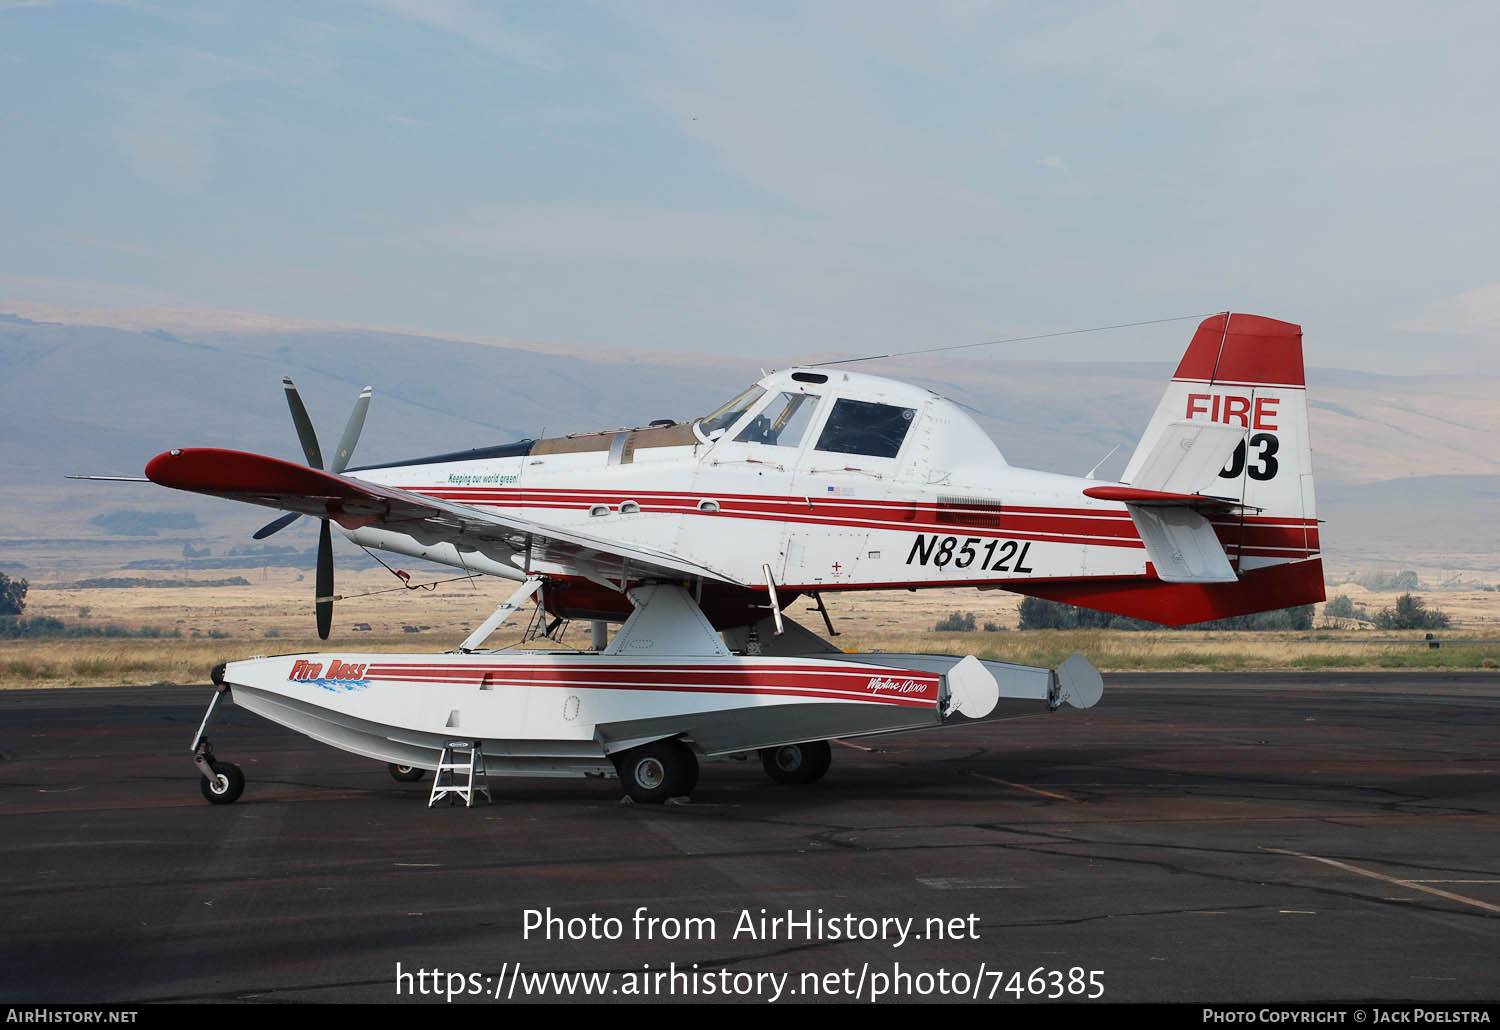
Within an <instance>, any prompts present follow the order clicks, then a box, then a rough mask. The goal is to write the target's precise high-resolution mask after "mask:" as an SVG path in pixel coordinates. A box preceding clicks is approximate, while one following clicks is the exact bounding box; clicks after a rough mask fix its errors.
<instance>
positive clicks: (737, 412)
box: [701, 385, 766, 434]
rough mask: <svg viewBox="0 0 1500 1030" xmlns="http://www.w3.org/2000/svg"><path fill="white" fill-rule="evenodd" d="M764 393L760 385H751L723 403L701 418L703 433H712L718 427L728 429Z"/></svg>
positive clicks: (718, 428)
mask: <svg viewBox="0 0 1500 1030" xmlns="http://www.w3.org/2000/svg"><path fill="white" fill-rule="evenodd" d="M765 395H766V391H765V388H764V387H762V386H759V385H757V386H752V387H750V389H748V390H746V391H745V392H744V393H742V394H740V395H739V396H738V397H736V398H735V399H734V400H732V401H730V402H729V403H728V404H725V405H724V406H723V407H721V408H719V410H717V411H715V412H714V413H713V414H712V415H710V416H708V417H707V418H705V419H704V420H703V425H702V427H701V428H702V429H703V432H704V433H705V434H707V433H713V432H715V431H717V430H720V429H728V428H729V427H730V426H732V425H734V424H735V422H737V421H739V417H740V416H741V415H743V414H744V413H745V412H747V411H749V410H750V408H751V406H752V405H753V404H754V403H755V402H756V401H758V400H760V399H761V398H762V397H764V396H765Z"/></svg>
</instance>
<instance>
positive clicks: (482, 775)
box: [427, 740, 493, 808]
mask: <svg viewBox="0 0 1500 1030" xmlns="http://www.w3.org/2000/svg"><path fill="white" fill-rule="evenodd" d="M480 794H483V795H484V800H485V801H488V802H491V803H493V799H492V798H491V797H490V778H489V774H488V773H487V772H486V771H485V765H484V751H483V749H482V748H481V747H480V745H479V741H477V740H450V741H449V742H448V743H447V744H446V745H445V746H444V747H443V753H442V756H441V757H440V758H439V759H438V767H437V770H436V771H435V772H434V774H433V777H432V794H431V796H430V797H428V799H427V807H428V808H431V807H432V806H433V805H436V804H437V803H438V802H439V801H441V800H442V799H443V798H448V803H449V804H450V805H451V804H453V803H454V801H455V800H456V799H458V798H462V799H463V802H464V804H465V805H466V806H467V807H469V808H473V807H474V798H475V797H476V796H478V795H480Z"/></svg>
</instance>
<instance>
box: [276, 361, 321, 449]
mask: <svg viewBox="0 0 1500 1030" xmlns="http://www.w3.org/2000/svg"><path fill="white" fill-rule="evenodd" d="M281 388H282V389H283V390H285V391H286V406H287V407H288V408H291V409H292V424H293V425H294V426H296V427H297V439H299V440H301V441H302V453H303V454H305V455H307V463H308V464H309V465H311V466H312V467H313V468H315V469H321V468H322V467H323V452H322V451H321V450H319V449H318V434H317V433H315V432H313V425H312V419H310V418H308V417H307V408H305V407H303V405H302V397H301V395H300V394H298V393H297V387H296V386H295V385H294V384H293V383H292V377H291V376H282V377H281Z"/></svg>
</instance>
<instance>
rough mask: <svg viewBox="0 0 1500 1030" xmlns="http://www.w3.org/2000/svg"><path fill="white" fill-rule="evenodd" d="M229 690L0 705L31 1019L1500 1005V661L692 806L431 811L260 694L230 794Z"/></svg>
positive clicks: (11, 968) (12, 871) (956, 737)
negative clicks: (877, 1004)
mask: <svg viewBox="0 0 1500 1030" xmlns="http://www.w3.org/2000/svg"><path fill="white" fill-rule="evenodd" d="M208 698H209V689H208V688H207V687H206V686H205V687H199V688H175V687H174V688H121V689H111V690H54V691H24V692H7V693H4V694H0V858H3V864H0V925H3V927H4V933H3V935H0V1001H5V1002H86V1001H113V1002H144V1001H216V1000H223V1001H241V1000H266V1001H285V1000H295V1001H328V1002H332V1001H357V1002H395V1001H407V1000H411V1001H428V1002H431V1001H434V1000H437V1001H440V1002H441V1001H443V1000H445V998H446V997H447V995H448V993H449V992H450V991H454V990H455V988H456V989H457V993H455V994H454V1000H455V1001H458V1000H460V999H462V1000H468V1001H481V1002H483V1003H486V1004H498V1005H504V1004H515V1003H519V1002H521V1001H523V1000H527V1001H531V1000H536V999H537V997H539V996H540V997H549V998H559V997H564V998H569V999H570V1000H573V1001H583V1000H587V999H589V998H592V999H594V1000H599V1001H607V1002H616V1003H618V1002H626V1001H633V1000H639V999H644V1000H650V1001H662V1000H690V1001H720V1000H725V999H726V998H727V999H730V1000H739V1001H758V1002H765V1001H768V1000H772V999H773V998H774V999H775V1000H777V1001H779V1002H783V1003H785V1002H805V1001H826V1000H832V1001H841V1002H849V1001H853V1000H856V999H858V1000H862V1001H868V1000H870V999H871V997H883V998H890V999H894V1000H924V999H926V1000H949V1001H952V1000H961V999H967V1000H969V1001H971V1002H972V1001H987V1000H993V1001H994V1002H997V1003H999V1002H1005V1003H1010V1002H1013V1001H1015V1000H1018V999H1019V1000H1039V999H1040V998H1043V997H1048V996H1055V995H1061V996H1062V997H1063V998H1065V999H1067V1000H1073V1001H1077V1000H1081V999H1085V998H1088V997H1096V998H1097V997H1099V996H1102V999H1103V1000H1104V1001H1106V1002H1140V1001H1169V1002H1170V1001H1177V1002H1181V1001H1194V1002H1210V1001H1219V1002H1291V1001H1307V1000H1323V1001H1341V1000H1380V999H1386V1000H1427V1001H1448V1002H1456V1001H1495V1000H1497V999H1500V755H1497V753H1496V752H1497V748H1500V677H1497V676H1494V675H1442V674H1431V673H1423V674H1391V675H1380V674H1353V675H1342V674H1333V675H1315V674H1307V675H1286V674H1270V675H1268V674H1256V675H1195V674H1184V675H1170V676H1168V675H1121V676H1110V677H1106V689H1105V695H1104V700H1103V702H1102V703H1101V704H1100V705H1099V707H1097V708H1095V709H1093V710H1091V711H1088V712H1077V711H1072V710H1068V709H1064V710H1063V711H1060V712H1058V713H1055V714H1052V715H1040V716H1038V717H1036V718H1030V719H1023V720H1015V721H1010V722H1002V723H988V724H980V725H973V726H965V727H959V728H952V727H950V728H947V729H943V730H938V731H935V732H930V733H926V734H910V735H905V736H901V737H889V738H880V739H876V740H869V741H856V742H851V743H852V744H854V745H857V746H841V745H839V744H835V745H834V764H833V768H832V771H831V772H830V773H829V774H828V776H827V778H826V779H825V780H823V781H822V782H821V783H818V784H815V785H812V786H804V787H790V786H780V785H776V784H773V783H771V782H770V781H769V780H768V779H767V778H766V777H765V775H764V774H763V772H762V771H761V769H760V766H759V763H758V762H721V763H711V764H710V763H705V764H704V767H703V774H702V780H701V782H700V784H699V787H698V789H697V790H696V792H695V793H694V795H693V798H692V801H691V803H690V804H681V805H676V804H674V805H667V806H659V807H650V806H641V805H631V804H622V803H621V795H620V791H619V789H618V785H617V784H615V783H613V782H610V781H599V780H524V781H521V780H510V781H495V782H493V783H492V787H493V788H494V793H495V803H494V804H493V805H488V806H485V805H480V806H478V807H476V808H473V809H466V808H462V807H440V808H435V809H428V808H427V807H426V801H427V789H428V783H426V782H423V783H419V784H400V783H396V782H395V781H393V780H392V779H390V777H389V776H388V775H387V774H386V772H385V770H384V768H383V767H381V766H379V765H377V764H375V763H373V762H369V761H366V760H363V759H359V758H355V757H353V756H350V755H347V754H343V753H341V752H337V751H334V750H332V749H330V748H327V747H325V746H323V745H320V744H317V743H314V742H312V741H309V740H307V739H305V738H302V737H299V736H297V735H295V734H292V733H290V732H289V731H286V730H283V729H281V728H279V727H277V726H274V725H272V724H270V723H267V722H264V721H263V720H261V719H259V718H258V717H255V716H253V715H250V714H249V713H247V712H244V711H242V710H238V709H235V708H233V707H230V708H229V709H228V710H227V711H225V712H224V713H222V714H221V716H220V719H219V723H218V726H217V728H216V730H215V731H214V732H213V733H212V737H213V740H214V743H215V749H216V751H217V753H218V756H219V757H220V758H221V759H227V760H229V761H233V762H236V763H237V764H239V765H240V766H241V767H242V768H243V769H244V771H245V773H246V777H247V780H248V786H247V787H246V790H245V794H244V797H243V798H242V799H241V800H240V801H239V802H238V803H236V804H233V805H228V806H210V805H209V804H208V803H206V802H205V801H204V800H203V799H202V797H201V795H200V793H199V787H198V776H197V772H196V771H195V769H194V768H193V766H192V764H191V761H190V758H189V756H188V750H187V749H188V745H189V743H190V742H191V739H192V736H193V733H194V731H195V730H196V729H197V725H198V721H199V719H200V718H201V716H202V713H203V709H204V707H205V705H206V704H207V702H208ZM762 910H764V911H762ZM638 914H639V916H638ZM653 919H654V920H656V921H655V922H652V920H653ZM775 920H779V922H778V921H775ZM695 964H696V966H695ZM518 966H519V970H518ZM398 971H399V974H400V975H398ZM434 971H436V973H437V975H436V976H434V975H433V973H434ZM578 972H592V973H598V974H601V976H600V977H598V978H595V979H593V980H590V981H585V982H580V981H572V982H569V983H565V984H564V983H560V982H559V981H558V980H557V979H556V978H553V979H551V980H548V979H546V974H548V973H560V974H571V973H578ZM518 973H519V975H518ZM1016 973H1019V976H1013V974H1016ZM602 974H608V976H607V978H606V977H604V976H603V975H602ZM434 992H435V993H434Z"/></svg>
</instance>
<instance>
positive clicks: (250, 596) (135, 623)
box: [0, 569, 1500, 689]
mask: <svg viewBox="0 0 1500 1030" xmlns="http://www.w3.org/2000/svg"><path fill="white" fill-rule="evenodd" d="M117 575H121V576H130V577H132V578H155V579H158V580H161V579H183V578H188V579H196V580H212V579H225V578H228V577H231V576H235V575H240V576H243V577H244V578H246V579H248V580H250V583H249V584H248V585H244V586H202V587H193V588H185V587H166V588H150V587H141V586H137V587H127V588H92V589H70V588H68V586H69V584H68V582H67V581H61V580H60V581H56V582H33V583H32V586H31V592H30V594H29V596H28V598H27V602H28V603H27V610H26V614H27V615H29V616H52V617H54V618H59V619H62V620H64V621H66V622H70V623H74V622H80V621H81V622H85V623H90V624H95V625H104V624H118V625H123V626H127V627H131V628H139V627H155V628H158V629H160V630H162V631H165V632H176V633H178V634H180V636H177V637H168V638H160V639H138V638H113V637H83V638H66V639H54V640H6V641H0V689H7V688H10V689H14V688H19V687H36V686H104V685H118V684H151V683H204V682H207V678H208V670H209V669H210V668H211V667H212V666H213V665H214V664H215V663H217V662H220V661H224V660H232V659H239V658H246V657H250V656H252V655H257V654H284V653H290V652H299V651H312V650H328V649H330V648H333V649H338V648H346V649H354V648H358V649H359V650H370V651H417V652H435V651H441V650H444V649H447V648H451V647H454V646H456V645H457V644H458V643H459V642H460V641H461V640H462V639H463V638H464V637H465V636H466V635H467V634H468V632H469V631H470V630H471V629H472V628H473V627H474V626H475V625H477V624H478V623H479V622H480V621H482V620H483V619H484V618H485V617H486V616H487V615H488V614H489V613H490V612H491V611H492V610H493V608H494V606H495V605H496V604H498V603H499V602H500V601H501V600H503V599H504V597H505V596H506V595H507V594H508V593H509V592H510V591H511V589H513V588H512V586H511V585H510V584H507V583H502V582H500V581H498V580H493V579H484V580H478V581H476V582H474V583H469V582H465V581H459V582H448V583H442V584H440V585H438V586H437V587H436V588H435V589H433V590H425V589H419V590H408V589H403V588H402V587H400V585H399V583H398V581H397V580H395V579H394V578H393V577H392V576H390V574H388V573H386V572H384V571H383V570H379V569H377V570H374V571H367V572H353V573H341V574H340V577H339V581H338V590H339V591H340V593H341V594H342V595H343V597H344V598H345V600H343V601H341V602H339V604H338V605H336V606H335V612H334V632H333V637H332V640H331V641H329V642H328V643H326V644H325V643H323V642H321V641H319V640H317V639H316V637H315V635H314V633H313V612H312V595H313V583H312V577H311V575H310V574H308V573H299V572H296V571H294V570H285V569H268V570H246V571H243V572H236V571H228V572H204V573H184V572H161V573H151V572H128V573H118V574H117ZM420 578H421V577H418V579H420ZM1328 592H1329V596H1335V595H1337V594H1340V593H1343V594H1347V595H1349V597H1350V599H1351V600H1352V601H1353V602H1354V603H1355V605H1357V606H1358V605H1363V606H1365V607H1366V608H1368V609H1369V610H1370V611H1371V612H1375V611H1377V610H1379V609H1380V608H1382V607H1385V606H1389V605H1392V604H1394V603H1395V596H1396V595H1394V594H1389V593H1383V594H1376V593H1372V592H1370V591H1367V590H1365V589H1363V588H1361V587H1358V586H1354V585H1352V584H1350V585H1342V586H1334V587H1330V588H1329V591H1328ZM1422 596H1423V599H1424V601H1425V602H1426V604H1427V605H1428V607H1435V608H1441V609H1442V610H1443V611H1444V612H1446V613H1447V614H1448V615H1449V616H1450V617H1451V618H1452V619H1453V626H1452V627H1451V628H1450V629H1448V630H1444V631H1442V632H1440V633H1439V634H1438V636H1439V637H1440V638H1441V639H1442V641H1443V646H1441V647H1440V648H1437V649H1431V648H1429V647H1427V646H1426V643H1425V641H1423V640H1422V639H1421V638H1422V634H1421V633H1393V632H1388V631H1381V630H1375V629H1373V628H1372V627H1369V626H1361V625H1360V624H1358V623H1353V622H1343V623H1341V624H1338V625H1320V626H1319V628H1317V629H1315V630H1313V631H1311V632H1307V633H1230V632H1223V631H1219V632H1205V631H1190V630H1161V631H1156V632H1121V631H1102V630H1089V631H1073V632H1065V631H1040V632H1038V631H1031V632H1024V633H1023V632H1019V631H1017V630H1016V628H1015V627H1016V624H1017V621H1018V607H1019V604H1020V598H1019V597H1018V596H1017V595H1015V594H1008V593H1004V592H1000V591H976V590H972V589H959V590H929V591H921V592H917V593H906V592H894V593H887V592H882V593H874V594H866V595H859V594H846V595H841V596H830V597H829V598H828V599H827V601H828V607H829V609H830V612H831V614H832V615H833V618H834V622H835V628H836V629H838V631H839V634H840V635H839V636H838V637H837V638H836V639H835V643H837V644H839V645H840V646H841V647H844V648H845V649H847V650H859V651H880V650H884V651H927V652H940V653H943V652H946V653H954V654H971V653H972V654H977V655H980V656H981V657H986V658H999V659H1002V660H1006V661H1016V662H1021V663H1024V664H1028V665H1054V664H1056V663H1057V662H1058V661H1060V660H1061V659H1063V658H1065V657H1066V656H1067V655H1069V654H1071V653H1073V652H1075V651H1081V652H1083V653H1084V654H1086V655H1088V656H1089V657H1090V659H1092V660H1093V661H1094V662H1095V663H1096V664H1097V665H1098V666H1099V667H1100V668H1101V669H1103V670H1105V671H1112V670H1113V671H1119V670H1126V669H1144V670H1163V671H1165V670H1172V669H1184V670H1203V669H1207V670H1228V669H1268V670H1270V669H1336V668H1381V667H1397V668H1405V667H1413V666H1416V667H1431V668H1465V669H1480V668H1497V667H1500V643H1496V642H1495V641H1497V640H1500V593H1495V592H1490V591H1478V590H1476V591H1469V592H1463V591H1451V592H1441V593H1429V594H1424V595H1422ZM808 609H809V606H808V604H807V602H806V601H802V600H799V601H797V602H794V603H793V604H792V605H791V606H790V608H789V613H790V614H792V615H793V617H795V618H797V619H798V620H799V621H801V622H803V623H804V624H805V625H807V626H808V627H809V628H811V629H813V630H815V631H818V632H823V628H822V620H821V618H820V617H819V616H818V615H817V614H816V613H815V612H812V611H810V610H808ZM953 612H959V613H967V612H972V613H973V614H974V617H975V621H976V622H977V624H978V625H979V626H980V627H983V626H984V625H985V624H986V623H993V624H994V625H995V626H997V627H1002V628H999V629H996V630H994V631H988V632H986V631H985V630H983V629H982V628H981V629H979V630H977V631H975V632H972V633H953V632H935V631H934V630H933V626H934V625H935V624H936V623H937V622H938V621H939V620H940V619H942V618H944V617H945V616H947V615H949V614H951V613H953ZM1325 621H1326V620H1321V619H1320V620H1319V622H1320V623H1324V622H1325ZM523 626H524V619H522V618H521V617H520V616H519V615H518V616H517V617H516V621H515V622H514V623H513V624H511V625H509V626H507V627H505V629H504V630H502V631H501V632H499V633H497V634H496V635H495V636H494V637H493V638H491V641H490V643H491V645H492V646H504V645H507V644H513V643H515V642H517V641H518V640H519V639H520V636H521V631H522V629H523ZM356 627H368V628H367V629H365V628H359V629H357V628H356ZM587 640H588V628H587V626H575V627H573V628H572V629H571V631H570V633H569V635H568V636H567V637H566V638H565V643H567V644H571V645H576V646H584V645H585V644H586V643H587ZM1468 641H1472V643H1470V642H1468Z"/></svg>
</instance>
